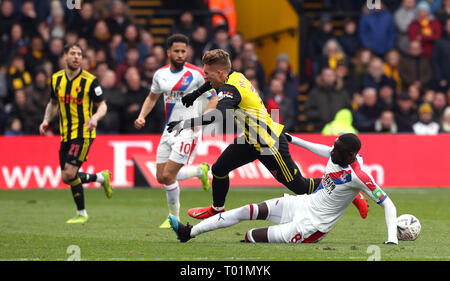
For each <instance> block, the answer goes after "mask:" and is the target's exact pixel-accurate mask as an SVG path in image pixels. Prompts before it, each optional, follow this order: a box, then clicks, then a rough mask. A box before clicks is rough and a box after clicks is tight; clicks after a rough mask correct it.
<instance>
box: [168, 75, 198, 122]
mask: <svg viewBox="0 0 450 281" xmlns="http://www.w3.org/2000/svg"><path fill="white" fill-rule="evenodd" d="M192 81H194V75H192V73H191V72H190V71H186V72H185V73H184V74H183V76H182V77H181V78H180V80H178V82H177V83H176V84H175V86H173V88H172V92H182V91H185V90H186V89H187V88H188V87H189V85H191V83H192ZM175 104H176V103H169V102H167V103H166V123H165V124H164V125H167V123H168V122H169V119H170V116H171V114H172V111H173V108H174V107H175Z"/></svg>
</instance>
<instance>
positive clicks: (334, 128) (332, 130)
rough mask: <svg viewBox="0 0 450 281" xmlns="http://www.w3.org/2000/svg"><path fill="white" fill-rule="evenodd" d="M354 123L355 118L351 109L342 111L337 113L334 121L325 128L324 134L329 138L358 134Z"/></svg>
mask: <svg viewBox="0 0 450 281" xmlns="http://www.w3.org/2000/svg"><path fill="white" fill-rule="evenodd" d="M352 123H353V116H352V112H351V111H350V109H348V108H344V109H341V110H339V111H338V112H337V113H336V116H335V117H334V120H333V121H331V122H329V123H328V124H326V125H325V127H323V130H322V134H323V135H327V136H338V135H341V134H346V133H353V134H358V131H357V130H356V129H355V128H354V127H353V126H352Z"/></svg>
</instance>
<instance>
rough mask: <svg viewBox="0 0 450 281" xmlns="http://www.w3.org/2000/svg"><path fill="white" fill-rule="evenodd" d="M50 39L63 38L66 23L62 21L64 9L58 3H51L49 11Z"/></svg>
mask: <svg viewBox="0 0 450 281" xmlns="http://www.w3.org/2000/svg"><path fill="white" fill-rule="evenodd" d="M49 28H50V37H58V38H61V39H62V38H64V36H65V34H66V23H65V21H64V9H63V7H62V5H61V2H59V1H53V2H52V5H51V10H50V20H49Z"/></svg>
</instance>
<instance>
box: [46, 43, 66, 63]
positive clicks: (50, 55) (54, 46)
mask: <svg viewBox="0 0 450 281" xmlns="http://www.w3.org/2000/svg"><path fill="white" fill-rule="evenodd" d="M63 52H64V41H63V40H62V39H61V38H52V39H51V40H50V44H49V49H48V52H47V59H48V60H49V61H50V62H51V63H52V66H53V69H58V61H59V58H60V57H61V56H62V55H63Z"/></svg>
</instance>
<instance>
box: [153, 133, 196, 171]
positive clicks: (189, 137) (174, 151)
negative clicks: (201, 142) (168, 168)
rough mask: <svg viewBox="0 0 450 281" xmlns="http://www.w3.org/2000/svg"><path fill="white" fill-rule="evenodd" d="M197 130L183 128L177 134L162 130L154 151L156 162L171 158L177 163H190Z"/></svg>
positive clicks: (193, 153) (192, 159)
mask: <svg viewBox="0 0 450 281" xmlns="http://www.w3.org/2000/svg"><path fill="white" fill-rule="evenodd" d="M198 138H199V134H198V132H195V133H194V131H192V130H183V131H181V132H180V134H179V135H178V136H176V137H175V136H174V133H173V132H172V133H169V132H167V130H164V133H163V135H162V136H161V140H160V142H159V145H158V149H157V151H156V164H161V163H167V161H168V160H171V161H173V162H175V163H178V164H184V165H186V164H191V163H192V161H194V158H195V153H196V151H197V146H198Z"/></svg>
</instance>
